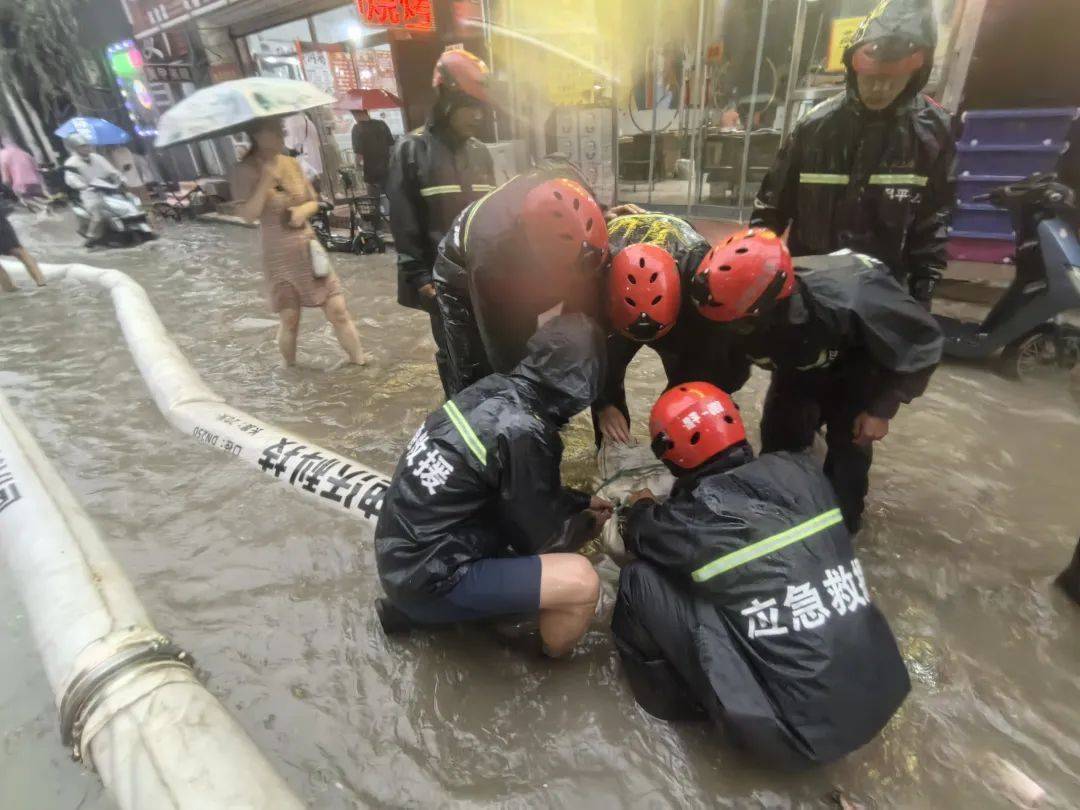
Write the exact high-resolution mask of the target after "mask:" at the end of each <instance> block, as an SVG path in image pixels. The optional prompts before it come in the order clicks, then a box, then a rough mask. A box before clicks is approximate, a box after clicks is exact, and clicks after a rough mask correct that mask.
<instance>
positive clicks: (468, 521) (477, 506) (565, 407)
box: [375, 314, 612, 656]
mask: <svg viewBox="0 0 1080 810" xmlns="http://www.w3.org/2000/svg"><path fill="white" fill-rule="evenodd" d="M603 349H604V347H603V335H602V334H601V333H600V331H599V330H598V329H597V328H596V326H595V325H594V324H593V322H592V321H591V320H590V319H589V318H587V317H586V316H585V315H580V314H578V315H565V316H561V317H557V318H554V319H553V320H551V321H549V322H548V323H547V324H545V325H544V326H543V327H542V328H541V329H540V330H539V331H537V332H536V334H535V335H533V337H532V338H531V339H530V340H529V342H528V346H527V355H526V357H525V359H524V360H522V361H521V363H519V364H518V365H517V366H516V367H515V368H514V369H513V370H512V371H510V372H508V373H506V374H492V375H490V376H488V377H485V378H484V379H482V380H480V381H479V382H477V383H475V384H474V385H472V386H470V387H469V388H466V389H465V390H464V391H462V392H461V393H460V394H458V395H457V396H455V397H454V398H453V399H452V400H451V401H449V402H447V403H446V404H445V405H444V406H443V407H442V408H440V409H439V410H437V411H435V412H434V413H433V414H431V415H430V416H429V417H428V418H427V420H426V421H425V422H424V424H423V425H422V426H421V428H420V430H418V431H417V432H416V434H415V435H414V436H413V438H412V440H411V441H410V442H409V445H408V447H407V448H406V450H405V454H404V455H403V456H402V457H401V461H400V462H399V463H398V466H397V470H396V471H395V473H394V477H393V480H392V482H391V484H390V489H389V491H388V492H387V494H386V499H385V501H384V505H383V510H382V514H381V515H380V517H379V523H378V526H377V527H376V530H375V554H376V561H377V564H378V568H379V577H380V579H381V580H382V584H383V588H384V589H385V590H386V593H387V597H388V598H387V599H385V600H381V601H380V603H379V605H378V610H379V615H380V618H381V620H382V622H383V627H384V628H385V629H386V630H387V632H394V631H395V630H404V629H408V628H410V627H412V626H415V625H437V624H445V623H449V622H461V621H477V620H484V619H492V618H496V617H499V616H511V615H521V614H534V615H535V614H537V613H539V625H540V636H541V639H542V640H543V643H544V651H545V652H546V653H547V654H548V655H551V656H559V655H563V654H565V653H568V652H569V651H570V650H571V649H573V647H574V645H575V644H576V643H577V641H578V640H579V639H580V638H581V637H582V636H583V635H584V634H585V631H586V629H588V626H589V622H590V621H591V619H592V617H593V613H594V610H595V608H596V603H597V599H598V597H599V593H600V582H599V579H598V577H597V575H596V572H595V571H594V570H593V568H592V566H591V565H590V564H589V561H588V560H587V559H586V558H585V557H583V556H581V555H580V554H576V553H573V552H576V551H577V550H578V549H579V548H580V547H581V546H582V545H583V544H584V543H585V542H586V541H587V540H589V539H590V538H591V537H593V536H595V534H596V533H597V532H598V531H599V529H600V527H601V526H602V525H603V523H604V522H605V521H606V520H607V519H608V517H610V515H611V510H612V507H611V504H609V503H608V502H607V501H604V500H602V499H600V498H595V497H590V496H589V495H587V494H585V493H583V492H578V491H577V490H574V489H570V488H569V487H563V486H562V483H561V480H560V474H559V463H560V461H561V459H562V440H561V439H560V437H559V429H560V428H561V427H562V426H563V425H564V424H566V422H567V421H569V419H570V418H571V417H573V416H574V415H576V414H578V413H580V412H581V411H583V410H584V409H585V408H587V407H589V405H590V404H591V403H592V402H593V400H594V399H595V398H596V394H597V391H598V390H599V387H600V381H601V378H602V376H603V358H604V353H603Z"/></svg>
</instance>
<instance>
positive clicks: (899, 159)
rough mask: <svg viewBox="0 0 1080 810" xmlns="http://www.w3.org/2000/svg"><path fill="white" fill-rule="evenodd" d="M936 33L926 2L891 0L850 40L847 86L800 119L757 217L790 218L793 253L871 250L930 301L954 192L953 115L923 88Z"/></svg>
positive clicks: (763, 222) (768, 179) (761, 196)
mask: <svg viewBox="0 0 1080 810" xmlns="http://www.w3.org/2000/svg"><path fill="white" fill-rule="evenodd" d="M936 44H937V28H936V24H935V22H934V16H933V11H932V9H931V7H930V3H929V2H926V0H884V2H882V3H881V4H880V5H879V6H878V7H877V8H876V9H875V10H874V11H873V12H872V13H871V14H870V15H869V16H868V17H867V18H866V20H865V21H864V22H863V23H862V25H861V27H860V28H859V29H858V30H857V31H856V33H855V36H854V38H853V40H852V43H851V45H850V46H849V47H848V48H847V49H846V50H845V52H844V64H845V65H846V67H847V90H846V92H845V93H843V94H840V95H837V96H835V97H833V98H831V99H828V100H827V101H824V102H822V103H821V104H819V105H818V106H817V107H815V108H814V109H812V110H811V111H810V112H809V113H807V114H806V115H805V116H804V117H803V118H802V119H801V120H800V121H799V123H798V124H796V126H795V128H794V130H793V131H792V134H791V138H790V139H789V140H788V142H787V143H786V144H785V145H784V147H783V148H782V149H781V150H780V154H779V155H778V157H777V160H776V163H775V165H774V166H773V167H772V169H771V170H770V171H769V173H768V174H767V175H766V176H765V179H764V180H763V181H762V183H761V189H760V191H759V192H758V197H757V200H756V202H755V211H754V214H753V216H752V217H751V220H750V225H751V226H752V227H763V228H769V229H770V230H772V231H775V232H776V233H780V234H782V233H783V232H784V231H785V230H786V229H787V227H788V225H790V226H791V233H790V234H789V236H788V244H789V246H790V248H791V252H792V253H793V254H794V255H796V256H801V255H810V254H814V255H817V254H825V253H832V252H833V251H836V250H839V249H841V248H848V249H850V250H853V251H856V252H859V253H866V254H868V255H870V256H873V257H874V258H876V259H878V260H879V261H881V262H884V263H885V265H886V266H887V267H889V268H890V269H891V270H892V272H893V273H894V274H895V275H896V278H897V280H898V281H899V282H900V283H901V284H903V285H904V286H905V288H906V289H908V290H909V291H910V292H911V294H912V296H914V297H915V299H916V300H918V301H921V302H924V304H925V305H926V306H927V307H928V308H929V304H930V300H931V298H932V297H933V293H934V286H935V285H936V284H937V281H938V279H940V278H941V274H942V272H943V271H944V269H945V265H946V255H945V244H946V240H947V238H948V233H947V227H948V222H949V216H950V210H951V208H952V205H953V201H954V196H955V195H954V192H953V174H954V166H953V164H954V160H955V144H954V141H953V136H952V133H951V116H950V115H949V113H948V112H947V111H946V110H944V109H943V108H941V107H939V106H938V105H937V104H936V103H935V102H934V101H933V100H931V99H930V98H928V97H927V96H925V95H922V94H921V92H920V91H921V90H922V88H923V87H924V86H925V84H926V81H927V79H928V78H929V76H930V70H931V68H932V67H933V59H934V48H935V46H936Z"/></svg>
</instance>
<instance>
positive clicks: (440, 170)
mask: <svg viewBox="0 0 1080 810" xmlns="http://www.w3.org/2000/svg"><path fill="white" fill-rule="evenodd" d="M432 85H433V86H434V88H435V93H436V98H435V105H434V107H433V108H432V110H431V114H430V115H429V117H428V121H427V123H426V124H425V125H424V126H422V127H420V129H418V130H416V131H415V132H411V133H409V134H408V135H406V136H405V137H404V138H402V139H401V140H400V141H399V142H398V145H397V147H396V148H395V149H394V154H393V156H392V157H391V159H390V167H389V175H388V177H387V181H386V194H387V197H388V198H389V199H390V230H391V231H392V232H393V235H394V244H395V246H396V248H397V253H398V303H399V304H401V305H402V306H406V307H411V308H412V309H420V310H423V311H424V312H427V313H428V315H429V317H430V318H431V332H432V335H433V336H434V338H435V343H436V346H437V347H438V348H437V350H436V353H435V360H436V363H437V364H438V366H439V372H440V377H441V378H442V379H443V380H444V381H445V380H446V379H448V376H447V375H448V373H449V372H448V369H449V360H448V355H447V352H446V345H445V335H444V330H443V328H442V323H441V317H440V315H439V309H438V306H437V305H436V301H435V285H434V283H433V281H432V268H433V267H434V266H435V259H436V258H437V257H438V252H439V242H441V241H442V238H443V236H444V235H445V234H446V232H447V231H448V230H449V229H450V225H451V224H452V223H453V222H454V218H455V217H456V216H457V215H458V213H460V212H461V210H462V209H464V208H465V207H466V206H467V205H469V204H470V203H473V202H475V201H476V200H478V199H479V198H480V197H482V196H483V195H484V194H486V193H487V192H489V191H493V190H494V188H495V186H494V181H495V170H494V166H493V164H492V160H491V154H490V153H489V152H488V150H487V147H486V146H484V144H483V143H481V142H480V141H479V140H478V139H477V138H476V135H477V134H478V133H479V131H480V126H481V125H482V123H483V120H484V114H485V112H486V111H487V109H488V106H489V104H490V98H489V96H488V69H487V66H486V65H485V64H484V63H483V62H482V61H481V60H480V59H479V58H478V57H476V56H474V55H473V54H471V53H469V52H468V51H460V50H459V51H446V52H445V53H443V54H442V55H441V56H440V57H439V60H438V61H437V62H436V63H435V74H434V77H433V79H432ZM444 388H445V385H444ZM449 393H450V392H449V390H448V389H447V394H448V395H449Z"/></svg>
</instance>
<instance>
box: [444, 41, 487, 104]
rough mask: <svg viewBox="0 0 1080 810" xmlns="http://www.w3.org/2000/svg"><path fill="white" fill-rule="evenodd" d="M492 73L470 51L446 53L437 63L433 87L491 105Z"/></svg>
mask: <svg viewBox="0 0 1080 810" xmlns="http://www.w3.org/2000/svg"><path fill="white" fill-rule="evenodd" d="M490 73H491V71H489V70H488V66H487V65H485V64H484V60H482V59H481V58H480V57H479V56H477V55H476V54H473V53H469V52H468V51H461V50H458V51H444V52H443V53H442V55H440V56H439V59H438V61H437V62H436V63H435V74H434V75H433V76H432V78H431V86H432V87H434V88H439V87H444V88H446V90H448V91H450V92H455V93H462V94H464V95H466V96H469V97H470V98H473V99H476V101H479V102H480V103H481V104H490V103H491V96H490V95H489V94H488V77H489V76H490Z"/></svg>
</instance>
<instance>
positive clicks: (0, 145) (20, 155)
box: [0, 135, 45, 198]
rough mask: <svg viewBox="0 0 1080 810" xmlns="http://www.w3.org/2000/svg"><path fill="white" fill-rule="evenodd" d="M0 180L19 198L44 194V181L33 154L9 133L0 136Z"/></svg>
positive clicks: (42, 195)
mask: <svg viewBox="0 0 1080 810" xmlns="http://www.w3.org/2000/svg"><path fill="white" fill-rule="evenodd" d="M0 182H2V183H3V184H4V185H5V186H10V187H11V190H12V191H14V192H15V194H16V195H18V196H19V198H25V197H44V196H45V181H44V180H43V179H42V177H41V172H40V171H38V167H37V162H36V161H35V160H34V157H33V155H31V154H30V153H29V152H27V151H26V150H25V149H23V148H22V147H20V146H19V144H18V143H16V141H15V139H14V138H12V137H11V136H10V135H5V136H3V137H2V138H0Z"/></svg>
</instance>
